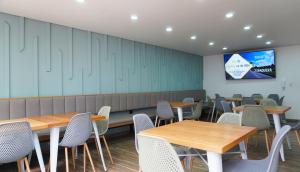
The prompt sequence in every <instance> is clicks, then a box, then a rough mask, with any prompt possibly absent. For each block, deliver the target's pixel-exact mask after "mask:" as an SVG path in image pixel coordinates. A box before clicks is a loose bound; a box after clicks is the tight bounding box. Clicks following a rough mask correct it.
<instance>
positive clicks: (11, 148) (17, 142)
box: [0, 122, 34, 171]
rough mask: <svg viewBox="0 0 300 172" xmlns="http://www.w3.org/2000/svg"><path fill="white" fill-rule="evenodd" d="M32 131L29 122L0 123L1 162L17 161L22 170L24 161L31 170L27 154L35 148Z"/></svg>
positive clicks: (28, 169)
mask: <svg viewBox="0 0 300 172" xmlns="http://www.w3.org/2000/svg"><path fill="white" fill-rule="evenodd" d="M32 138H33V137H32V131H31V128H30V124H29V123H28V122H15V123H4V124H0V163H1V164H4V163H10V162H15V161H17V164H18V169H19V171H20V170H21V163H22V161H24V162H25V166H26V168H27V171H30V167H29V163H28V158H27V156H28V155H29V154H30V153H31V152H32V150H33V148H34V147H33V140H32Z"/></svg>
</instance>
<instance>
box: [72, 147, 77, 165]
mask: <svg viewBox="0 0 300 172" xmlns="http://www.w3.org/2000/svg"><path fill="white" fill-rule="evenodd" d="M72 160H73V168H74V169H75V165H76V164H75V147H72Z"/></svg>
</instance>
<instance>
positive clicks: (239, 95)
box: [232, 94, 243, 98]
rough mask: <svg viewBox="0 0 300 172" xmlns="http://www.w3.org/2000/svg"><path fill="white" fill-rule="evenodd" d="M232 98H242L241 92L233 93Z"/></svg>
mask: <svg viewBox="0 0 300 172" xmlns="http://www.w3.org/2000/svg"><path fill="white" fill-rule="evenodd" d="M232 98H243V96H242V94H234V95H233V96H232Z"/></svg>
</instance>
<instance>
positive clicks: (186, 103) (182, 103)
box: [170, 102, 196, 121]
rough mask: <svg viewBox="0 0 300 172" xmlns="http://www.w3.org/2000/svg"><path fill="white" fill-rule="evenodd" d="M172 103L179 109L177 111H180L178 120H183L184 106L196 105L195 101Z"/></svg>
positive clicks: (173, 106) (172, 105)
mask: <svg viewBox="0 0 300 172" xmlns="http://www.w3.org/2000/svg"><path fill="white" fill-rule="evenodd" d="M170 105H171V107H172V108H174V109H177V113H178V120H179V121H182V120H183V112H182V108H185V107H192V106H195V105H196V104H195V103H188V102H170Z"/></svg>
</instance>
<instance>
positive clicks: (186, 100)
mask: <svg viewBox="0 0 300 172" xmlns="http://www.w3.org/2000/svg"><path fill="white" fill-rule="evenodd" d="M182 102H187V103H194V102H195V100H194V98H193V97H186V98H184V99H183V100H182Z"/></svg>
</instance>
